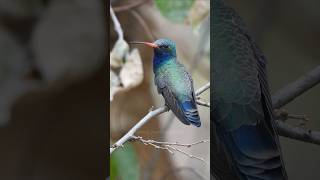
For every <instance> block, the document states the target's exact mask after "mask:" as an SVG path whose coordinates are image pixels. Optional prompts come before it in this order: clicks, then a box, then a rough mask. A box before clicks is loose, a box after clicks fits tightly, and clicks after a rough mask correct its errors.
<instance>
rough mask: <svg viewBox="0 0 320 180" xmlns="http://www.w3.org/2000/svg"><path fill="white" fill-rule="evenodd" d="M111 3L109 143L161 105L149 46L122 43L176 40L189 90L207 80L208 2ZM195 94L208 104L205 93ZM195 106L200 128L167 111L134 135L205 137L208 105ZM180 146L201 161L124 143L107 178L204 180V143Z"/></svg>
mask: <svg viewBox="0 0 320 180" xmlns="http://www.w3.org/2000/svg"><path fill="white" fill-rule="evenodd" d="M111 6H112V9H113V11H114V13H115V15H116V17H117V19H118V21H119V23H120V25H121V29H122V30H123V35H124V38H123V39H121V38H119V34H118V33H117V32H116V31H115V26H114V24H115V23H114V22H112V19H111V18H110V21H111V26H110V29H109V30H110V36H109V37H110V41H109V42H110V49H109V51H110V67H111V68H110V96H111V99H110V126H111V128H110V137H111V139H110V145H112V144H113V143H114V142H116V141H117V140H118V139H119V138H121V137H122V136H123V135H124V134H125V133H127V132H128V130H129V129H130V128H131V127H132V126H134V125H135V124H136V123H137V122H138V121H139V120H140V119H141V118H142V117H144V116H145V115H146V114H147V113H148V111H149V109H150V108H151V107H160V106H163V105H164V100H163V98H162V96H161V95H159V94H158V93H157V89H156V87H155V85H154V75H153V72H152V57H153V50H152V49H150V48H148V47H144V46H137V45H135V46H132V45H130V46H129V45H128V44H127V42H130V41H148V42H153V41H155V40H156V39H160V38H169V39H171V40H173V41H175V42H176V46H177V54H178V60H179V61H180V62H181V63H182V64H184V65H185V66H186V68H187V69H188V71H189V72H191V73H192V77H193V81H194V86H195V89H198V88H200V87H201V86H203V85H205V84H206V83H208V82H209V81H210V80H209V75H210V68H209V67H210V63H209V62H210V61H209V59H210V51H209V50H210V17H209V11H210V1H209V0H183V1H181V0H172V1H165V0H139V1H130V0H113V1H111ZM120 34H121V33H120ZM201 97H202V98H203V99H204V100H205V101H207V102H210V97H209V91H207V92H205V93H203V94H201ZM198 108H199V112H200V117H201V122H202V125H201V127H200V128H196V127H193V126H186V125H184V124H182V123H181V122H180V121H179V120H178V119H176V118H175V116H174V115H173V114H172V113H171V112H167V113H164V114H161V115H160V116H157V117H156V118H154V119H152V120H151V121H149V122H148V123H146V124H145V125H144V126H143V127H142V128H141V129H140V130H138V132H137V133H136V135H138V136H142V137H143V138H144V139H153V140H157V141H166V142H179V143H192V142H196V141H199V140H204V139H210V137H209V136H210V135H209V133H210V131H209V129H210V128H209V118H210V114H209V108H207V107H202V106H198ZM182 149H183V150H184V151H186V152H188V153H189V154H192V155H195V156H198V157H201V158H203V159H204V161H205V162H202V161H199V160H197V159H194V158H190V157H188V156H186V155H185V154H182V153H179V152H175V153H174V154H171V153H169V152H168V151H166V150H159V149H155V148H154V147H151V146H147V145H144V144H142V143H140V142H128V143H126V145H125V146H124V147H123V148H119V149H117V150H115V151H114V152H113V153H112V156H111V167H110V174H111V179H119V180H127V179H130V180H136V179H139V180H140V179H142V180H151V179H152V180H153V179H154V180H162V179H175V180H176V179H190V180H194V179H209V160H210V157H209V154H210V144H209V143H202V144H199V145H197V146H192V147H191V148H182Z"/></svg>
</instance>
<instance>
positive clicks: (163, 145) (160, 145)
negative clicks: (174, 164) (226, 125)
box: [130, 136, 210, 165]
mask: <svg viewBox="0 0 320 180" xmlns="http://www.w3.org/2000/svg"><path fill="white" fill-rule="evenodd" d="M130 140H135V141H139V142H141V143H143V144H145V145H150V146H153V147H154V148H156V149H162V150H167V151H168V152H170V153H171V154H174V152H179V153H182V154H184V155H186V156H188V157H189V158H193V159H197V160H200V161H202V162H204V163H205V164H206V165H207V164H208V163H207V162H206V161H205V160H204V159H203V158H202V157H198V156H195V155H192V154H190V153H188V152H186V151H184V150H182V149H179V148H177V147H174V146H180V147H187V148H189V147H191V146H194V145H198V144H202V143H208V142H210V141H209V140H201V141H197V142H194V143H190V144H182V143H178V142H175V143H172V142H160V141H155V140H145V139H143V138H142V137H140V136H132V137H131V139H130Z"/></svg>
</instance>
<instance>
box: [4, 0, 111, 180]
mask: <svg viewBox="0 0 320 180" xmlns="http://www.w3.org/2000/svg"><path fill="white" fill-rule="evenodd" d="M105 7H106V4H105V1H103V0H91V1H87V0H70V1H65V0H29V1H25V0H0V142H1V143H0V149H1V150H0V179H3V180H22V179H23V180H43V179H46V180H57V179H59V180H70V179H77V180H92V179H104V178H105V176H106V158H108V156H107V155H106V149H107V144H106V142H107V141H108V139H107V137H106V134H108V129H109V128H107V122H106V117H107V115H106V106H107V103H106V102H107V100H106V99H107V97H108V94H107V91H108V90H107V88H106V84H107V78H106V77H107V76H106V70H105V68H106V64H105V63H106V55H105V51H106V43H105V42H106V31H107V29H106V18H105Z"/></svg>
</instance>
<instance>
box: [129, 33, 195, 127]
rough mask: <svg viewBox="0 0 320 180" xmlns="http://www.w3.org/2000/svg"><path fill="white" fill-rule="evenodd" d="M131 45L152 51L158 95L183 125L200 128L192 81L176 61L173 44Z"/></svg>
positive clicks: (169, 42)
mask: <svg viewBox="0 0 320 180" xmlns="http://www.w3.org/2000/svg"><path fill="white" fill-rule="evenodd" d="M131 43H133V44H138V43H139V44H145V45H148V46H150V47H152V48H153V49H154V56H153V72H154V75H155V77H154V81H155V85H156V86H157V89H158V93H159V94H162V96H163V97H164V99H165V103H166V105H167V106H168V107H169V108H170V109H171V111H172V112H173V113H174V114H175V115H176V116H177V117H178V119H179V120H180V121H181V122H182V123H183V124H186V125H190V124H192V125H195V126H197V127H200V126H201V122H200V117H199V114H198V109H197V104H196V96H195V93H194V89H193V81H192V78H191V76H190V74H189V73H188V72H187V71H186V70H185V68H184V66H183V65H182V64H180V63H179V62H178V60H177V55H176V45H175V43H174V42H173V41H171V40H169V39H158V40H156V41H155V42H153V43H150V42H131Z"/></svg>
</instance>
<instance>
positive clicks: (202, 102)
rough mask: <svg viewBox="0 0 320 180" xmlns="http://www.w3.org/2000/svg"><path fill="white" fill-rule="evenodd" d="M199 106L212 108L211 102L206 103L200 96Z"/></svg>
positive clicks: (198, 99) (198, 98)
mask: <svg viewBox="0 0 320 180" xmlns="http://www.w3.org/2000/svg"><path fill="white" fill-rule="evenodd" d="M197 104H198V105H200V106H205V107H208V108H210V103H209V102H205V101H204V100H202V99H201V98H200V97H199V96H197Z"/></svg>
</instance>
